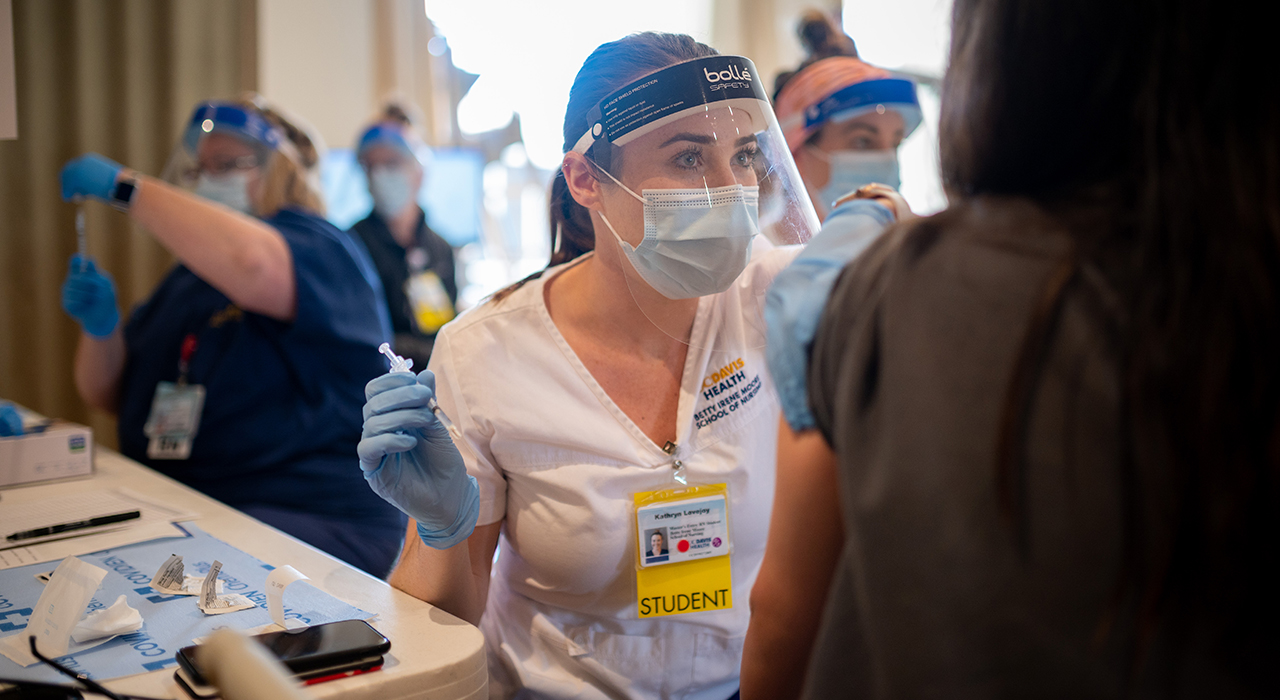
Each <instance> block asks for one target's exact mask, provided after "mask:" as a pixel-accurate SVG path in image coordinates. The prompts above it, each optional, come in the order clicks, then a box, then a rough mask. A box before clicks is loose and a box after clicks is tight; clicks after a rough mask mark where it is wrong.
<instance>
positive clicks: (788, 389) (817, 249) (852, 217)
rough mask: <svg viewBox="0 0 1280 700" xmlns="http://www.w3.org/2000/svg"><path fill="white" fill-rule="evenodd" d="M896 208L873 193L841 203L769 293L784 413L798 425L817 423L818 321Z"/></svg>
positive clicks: (770, 340) (772, 356)
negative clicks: (812, 378)
mask: <svg viewBox="0 0 1280 700" xmlns="http://www.w3.org/2000/svg"><path fill="white" fill-rule="evenodd" d="M891 223H893V214H892V213H891V212H890V211H889V209H888V208H887V207H885V206H884V205H883V204H880V203H878V202H876V201H875V200H871V199H854V200H850V201H847V202H845V203H843V204H841V205H840V206H838V207H836V208H835V209H834V210H833V211H832V212H831V213H830V214H829V215H827V219H826V221H823V222H822V230H821V231H819V232H818V235H816V236H814V237H813V240H811V241H809V244H808V245H807V246H805V249H804V250H803V251H802V252H801V253H800V255H798V256H797V257H796V259H795V260H794V261H792V263H791V264H790V265H789V266H787V268H786V269H784V270H783V271H782V272H780V273H778V276H777V277H776V278H775V279H774V280H773V284H771V285H770V286H769V292H768V294H767V295H766V296H765V306H764V320H765V325H766V327H767V331H766V334H767V335H766V338H767V341H766V342H767V344H766V346H765V358H766V359H767V360H768V363H769V373H770V374H772V375H773V383H774V386H776V387H777V390H778V400H779V402H780V403H781V404H782V414H783V416H785V417H786V419H787V423H788V424H790V425H791V428H792V429H793V430H796V431H801V430H808V429H810V428H813V427H816V425H817V424H816V422H815V420H814V417H813V411H812V409H810V407H809V392H808V391H807V389H806V387H807V384H806V382H807V380H808V373H809V354H810V352H811V351H812V350H813V336H814V335H815V334H816V333H817V332H818V321H819V320H820V319H821V318H822V311H823V309H825V308H826V306H827V297H829V296H830V295H831V289H832V287H834V286H835V283H836V279H837V278H838V277H839V276H840V271H841V270H843V269H844V266H845V265H847V264H848V263H849V262H850V261H851V260H853V259H854V258H856V257H858V254H859V253H861V252H862V251H863V250H864V249H866V247H867V246H868V245H870V244H871V242H872V241H874V240H875V239H876V237H878V236H879V235H880V233H881V232H882V231H884V230H885V228H886V227H887V226H888V225H889V224H891Z"/></svg>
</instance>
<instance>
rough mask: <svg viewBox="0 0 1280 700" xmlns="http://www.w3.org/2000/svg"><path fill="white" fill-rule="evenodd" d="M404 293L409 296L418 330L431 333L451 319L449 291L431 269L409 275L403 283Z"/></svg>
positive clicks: (451, 309) (451, 307) (452, 313)
mask: <svg viewBox="0 0 1280 700" xmlns="http://www.w3.org/2000/svg"><path fill="white" fill-rule="evenodd" d="M404 293H405V296H407V297H409V306H410V308H411V309H413V321H414V323H415V324H416V325H417V326H418V330H419V331H420V332H422V333H425V334H427V335H431V334H433V333H435V332H436V331H438V330H440V328H441V327H442V326H444V324H446V323H448V322H450V321H452V320H453V316H454V310H453V302H451V301H449V292H448V291H447V290H445V288H444V282H443V281H441V280H440V276H439V275H437V274H436V273H434V272H432V271H431V270H424V271H422V272H418V273H415V274H414V275H412V276H410V277H409V279H408V280H407V281H406V282H405V283H404Z"/></svg>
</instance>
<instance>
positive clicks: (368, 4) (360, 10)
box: [258, 0, 381, 147]
mask: <svg viewBox="0 0 1280 700" xmlns="http://www.w3.org/2000/svg"><path fill="white" fill-rule="evenodd" d="M375 2H376V0H259V2H258V61H259V63H258V71H259V72H258V86H259V91H260V92H261V93H262V94H263V96H265V97H266V98H267V99H268V100H269V101H271V102H272V103H274V104H278V105H279V106H281V107H282V108H284V109H285V110H287V111H288V112H290V113H291V114H295V115H297V116H298V117H301V118H302V119H303V120H304V121H306V122H307V123H309V124H310V125H311V126H312V127H314V128H315V130H316V131H318V132H319V134H320V136H321V138H323V139H324V140H325V142H326V144H327V145H329V146H331V147H350V146H351V145H352V144H353V142H354V141H355V139H356V136H357V132H358V131H359V130H360V127H361V126H363V125H364V124H365V123H366V122H367V121H368V119H369V118H370V117H371V116H372V115H373V112H374V111H375V110H376V108H377V106H378V103H379V99H380V98H381V95H378V94H376V90H375V62H376V58H375V54H374V52H375V46H374V12H375Z"/></svg>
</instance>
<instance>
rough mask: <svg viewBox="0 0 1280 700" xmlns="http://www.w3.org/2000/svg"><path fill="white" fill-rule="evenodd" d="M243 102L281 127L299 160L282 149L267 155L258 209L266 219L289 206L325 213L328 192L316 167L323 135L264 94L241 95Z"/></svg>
mask: <svg viewBox="0 0 1280 700" xmlns="http://www.w3.org/2000/svg"><path fill="white" fill-rule="evenodd" d="M240 104H241V105H242V106H244V107H246V108H248V109H252V110H254V111H255V112H257V113H258V114H259V115H261V116H262V118H263V119H266V120H267V121H268V122H270V123H271V124H272V125H273V126H275V127H277V128H279V129H280V131H282V132H283V133H284V135H285V138H286V139H288V141H289V144H290V145H292V147H293V150H294V151H295V152H296V153H297V159H296V160H295V159H294V158H292V157H290V156H286V155H284V154H282V153H280V152H278V151H277V152H273V153H271V154H270V155H269V156H268V157H267V160H266V163H265V165H264V170H263V180H264V183H263V188H262V201H260V202H258V203H257V211H255V212H254V213H255V214H257V215H258V216H260V217H262V218H264V219H266V218H270V217H272V216H275V215H276V213H278V212H279V211H280V210H281V209H284V208H285V207H294V208H297V209H302V210H304V211H307V212H309V213H311V214H314V215H316V216H324V210H325V207H324V196H323V195H322V194H321V190H320V181H319V173H318V171H317V168H316V166H318V165H319V164H320V155H321V153H322V152H323V146H322V145H321V143H320V139H319V137H318V136H313V135H312V134H311V133H310V132H309V130H308V129H306V128H305V127H304V126H303V125H302V124H301V122H299V121H298V120H296V119H290V118H287V117H285V116H284V115H283V114H281V113H280V111H279V110H277V109H275V108H273V107H271V106H270V105H268V104H267V102H266V100H264V99H262V97H261V96H260V95H257V94H253V93H249V94H247V95H245V96H244V97H243V98H241V100H240Z"/></svg>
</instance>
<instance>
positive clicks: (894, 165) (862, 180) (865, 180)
mask: <svg viewBox="0 0 1280 700" xmlns="http://www.w3.org/2000/svg"><path fill="white" fill-rule="evenodd" d="M809 152H810V153H812V154H813V155H814V156H816V157H817V158H819V159H821V160H825V161H826V162H827V164H829V165H830V166H831V178H830V179H829V180H827V184H826V185H823V187H822V189H820V190H818V193H817V194H818V196H817V202H816V204H817V205H818V208H819V210H820V211H819V213H820V214H821V215H823V216H826V213H827V212H828V211H830V210H831V203H832V202H834V201H836V200H837V199H840V198H841V197H843V196H845V195H846V194H849V193H850V192H853V191H854V190H857V189H858V188H860V187H864V186H866V185H870V184H871V183H873V182H878V183H880V184H882V185H888V186H890V187H892V188H893V189H895V190H896V189H898V188H899V187H900V186H901V185H902V180H901V178H900V177H899V176H898V151H897V150H896V149H889V150H883V151H835V152H832V153H827V152H825V151H820V150H818V149H816V148H810V149H809Z"/></svg>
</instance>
